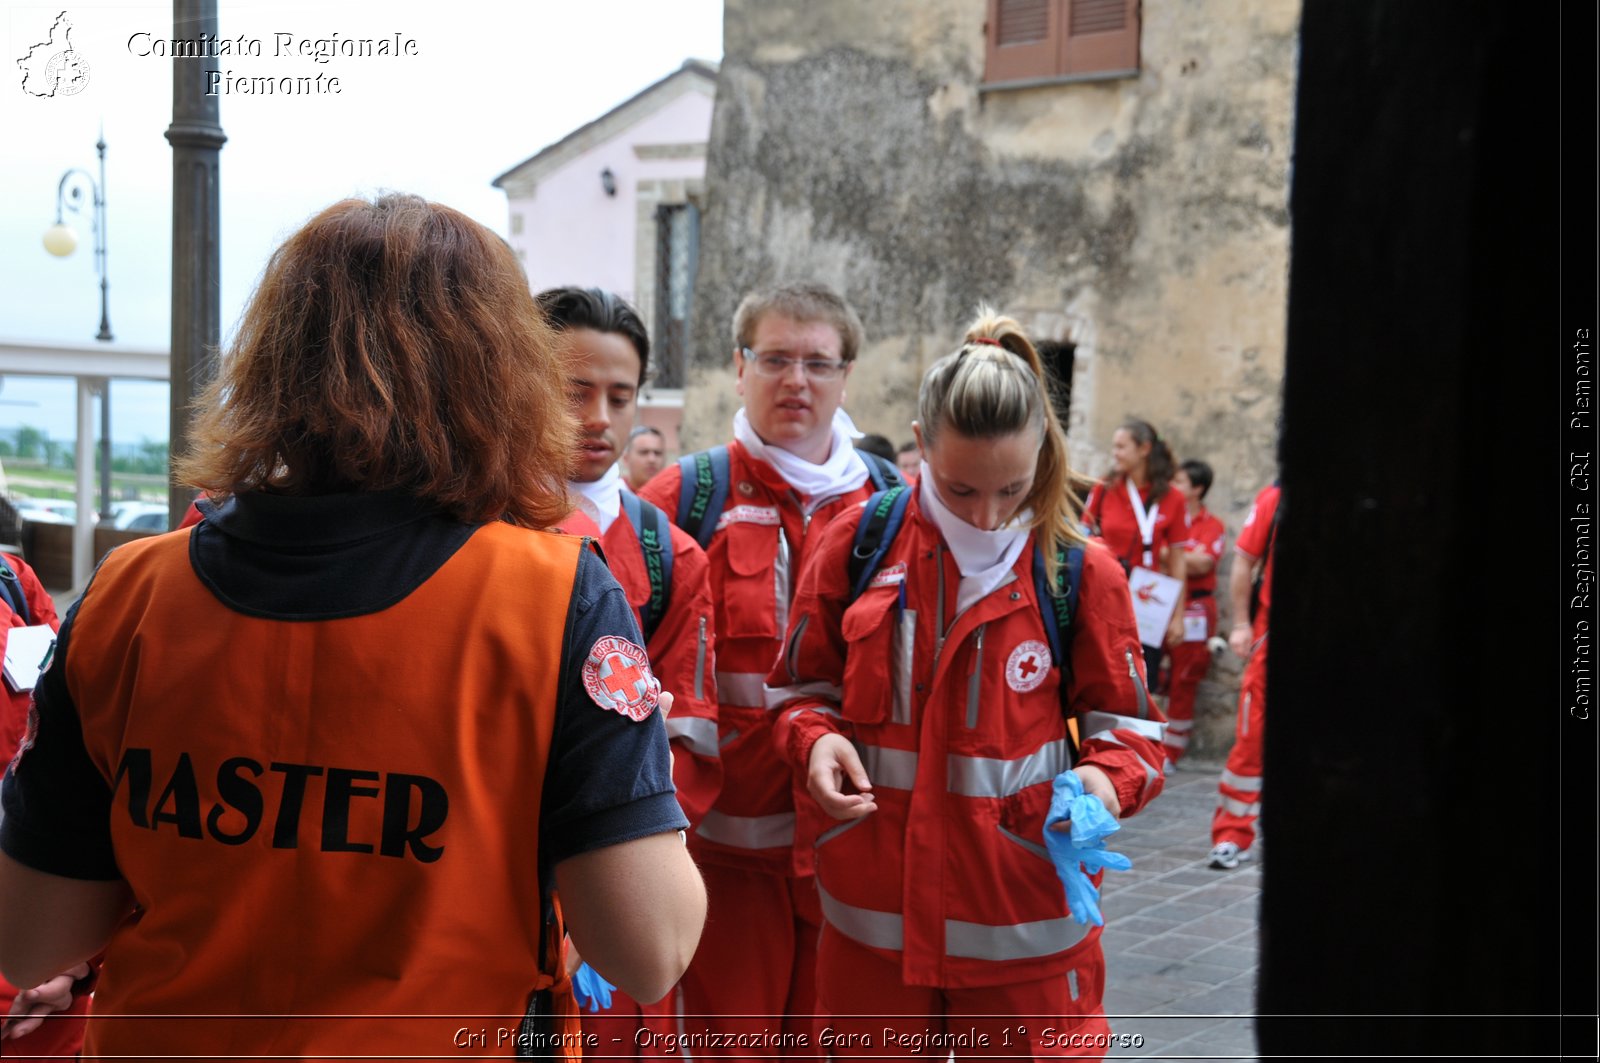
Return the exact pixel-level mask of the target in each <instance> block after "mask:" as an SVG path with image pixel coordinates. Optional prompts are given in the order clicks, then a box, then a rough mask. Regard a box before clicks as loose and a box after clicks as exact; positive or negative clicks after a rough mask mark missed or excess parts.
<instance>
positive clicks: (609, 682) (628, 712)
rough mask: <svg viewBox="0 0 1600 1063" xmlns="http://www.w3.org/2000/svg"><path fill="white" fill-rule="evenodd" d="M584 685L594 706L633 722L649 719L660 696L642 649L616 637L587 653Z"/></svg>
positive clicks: (606, 640)
mask: <svg viewBox="0 0 1600 1063" xmlns="http://www.w3.org/2000/svg"><path fill="white" fill-rule="evenodd" d="M583 686H584V689H585V690H587V691H588V692H589V697H590V698H591V699H593V701H594V703H595V704H596V705H598V706H600V707H601V708H602V709H610V710H611V711H612V712H619V713H621V714H622V715H624V716H626V717H628V718H629V719H631V720H635V721H637V720H643V719H646V718H647V717H649V715H650V714H651V713H652V712H654V711H655V708H656V702H657V701H658V700H659V698H660V696H661V681H660V680H658V679H657V678H656V677H655V675H653V674H652V673H651V671H650V660H649V658H648V657H646V656H645V652H644V650H642V649H640V648H639V647H638V646H635V645H634V644H633V643H631V642H629V641H628V640H627V639H624V638H618V637H616V636H615V635H608V636H606V637H605V638H602V639H601V640H600V641H598V642H596V643H595V644H594V647H593V648H592V649H590V650H589V655H588V656H587V657H586V658H584V662H583Z"/></svg>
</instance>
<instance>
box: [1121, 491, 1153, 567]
mask: <svg viewBox="0 0 1600 1063" xmlns="http://www.w3.org/2000/svg"><path fill="white" fill-rule="evenodd" d="M1122 482H1123V485H1124V486H1126V487H1127V488H1128V502H1129V503H1131V504H1132V506H1133V519H1134V521H1135V522H1136V523H1137V524H1138V525H1139V538H1141V539H1143V540H1144V567H1145V568H1153V567H1154V566H1155V555H1153V554H1152V553H1151V552H1150V547H1151V545H1152V544H1153V543H1154V542H1155V540H1156V514H1157V513H1158V512H1160V510H1161V502H1160V500H1159V499H1157V498H1155V497H1154V492H1151V495H1152V497H1151V500H1150V501H1151V506H1150V508H1149V509H1146V508H1144V503H1143V502H1141V501H1140V500H1139V489H1138V488H1137V487H1135V486H1133V477H1131V476H1129V477H1126V478H1125V479H1124V480H1123V481H1122Z"/></svg>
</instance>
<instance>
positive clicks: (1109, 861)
mask: <svg viewBox="0 0 1600 1063" xmlns="http://www.w3.org/2000/svg"><path fill="white" fill-rule="evenodd" d="M1063 820H1071V821H1072V829H1071V830H1070V831H1058V830H1051V829H1050V828H1051V827H1052V826H1053V825H1054V824H1056V823H1060V822H1061V821H1063ZM1121 829H1122V825H1121V824H1120V823H1118V822H1117V821H1116V818H1115V817H1114V816H1112V815H1111V813H1110V812H1109V811H1107V810H1106V806H1105V803H1104V802H1103V801H1101V800H1100V799H1099V798H1098V797H1095V796H1094V795H1092V794H1085V793H1084V792H1083V780H1082V779H1080V778H1078V776H1077V774H1076V773H1074V772H1070V771H1064V772H1062V773H1061V774H1060V775H1057V776H1056V781H1055V793H1054V794H1053V795H1052V796H1051V798H1050V811H1049V813H1048V814H1047V815H1046V816H1045V820H1044V846H1045V849H1046V850H1048V851H1049V853H1050V860H1051V862H1052V863H1054V864H1055V865H1056V877H1057V878H1059V879H1061V884H1062V885H1063V886H1065V887H1066V890H1067V908H1068V909H1069V910H1070V911H1071V912H1072V918H1073V919H1075V920H1077V922H1078V923H1079V924H1080V925H1081V924H1085V923H1093V924H1094V925H1095V926H1105V922H1106V921H1105V918H1104V917H1103V916H1102V915H1101V914H1100V891H1099V890H1097V889H1095V888H1094V883H1093V882H1091V881H1089V876H1090V875H1093V874H1095V873H1096V872H1098V871H1100V870H1102V869H1103V868H1108V867H1109V868H1112V869H1113V870H1116V871H1126V870H1128V869H1129V868H1130V867H1132V866H1133V861H1132V860H1129V859H1128V858H1127V857H1126V856H1124V855H1122V854H1121V853H1113V852H1111V851H1109V850H1108V849H1106V839H1107V838H1109V837H1110V836H1111V835H1112V834H1114V833H1116V832H1117V831H1119V830H1121Z"/></svg>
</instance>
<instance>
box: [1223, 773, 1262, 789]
mask: <svg viewBox="0 0 1600 1063" xmlns="http://www.w3.org/2000/svg"><path fill="white" fill-rule="evenodd" d="M1222 781H1223V782H1225V783H1227V784H1228V785H1229V786H1231V787H1233V788H1234V789H1235V790H1246V791H1255V790H1259V789H1261V776H1259V775H1235V774H1234V773H1233V772H1231V771H1228V770H1227V769H1226V768H1224V769H1223V771H1222Z"/></svg>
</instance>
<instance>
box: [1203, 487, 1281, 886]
mask: <svg viewBox="0 0 1600 1063" xmlns="http://www.w3.org/2000/svg"><path fill="white" fill-rule="evenodd" d="M1278 500H1279V491H1278V485H1277V484H1275V483H1274V484H1272V485H1270V486H1268V487H1264V488H1262V489H1261V493H1260V494H1258V495H1256V501H1255V504H1254V505H1253V506H1251V507H1250V514H1249V516H1247V517H1245V520H1244V527H1243V528H1241V529H1240V531H1239V541H1238V542H1237V543H1235V544H1234V548H1233V549H1234V554H1235V555H1236V556H1235V557H1234V562H1233V572H1232V574H1231V575H1230V576H1229V577H1228V599H1229V603H1230V604H1231V605H1232V607H1233V628H1232V630H1230V631H1229V632H1228V646H1229V648H1231V649H1232V650H1233V652H1234V653H1236V654H1237V655H1239V656H1240V657H1243V658H1245V659H1246V661H1247V663H1246V664H1245V666H1244V681H1243V682H1242V683H1241V684H1240V687H1239V714H1238V717H1237V719H1236V721H1235V732H1234V741H1233V749H1232V750H1231V751H1230V752H1229V753H1228V763H1227V766H1226V767H1225V768H1224V769H1223V771H1222V781H1221V782H1220V783H1219V784H1218V787H1217V789H1218V791H1219V793H1218V801H1217V811H1216V814H1215V815H1213V816H1212V819H1211V845H1212V847H1211V860H1210V863H1211V866H1212V867H1214V868H1217V869H1218V870H1223V871H1226V870H1229V869H1231V868H1235V867H1238V866H1239V864H1240V862H1241V861H1244V860H1248V859H1250V846H1251V843H1253V842H1254V841H1255V838H1256V829H1255V825H1256V816H1258V815H1259V814H1260V812H1261V750H1262V732H1263V730H1264V728H1265V727H1266V721H1267V625H1268V615H1267V614H1268V612H1269V611H1270V608H1271V605H1272V556H1273V553H1274V550H1273V547H1274V540H1275V539H1276V538H1277V527H1278ZM1258 572H1259V573H1260V576H1261V582H1260V591H1259V596H1258V598H1257V601H1256V602H1255V609H1254V613H1255V618H1254V620H1252V619H1251V618H1250V617H1251V612H1252V609H1251V598H1252V597H1253V596H1255V594H1256V592H1255V576H1256V574H1257V573H1258Z"/></svg>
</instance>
